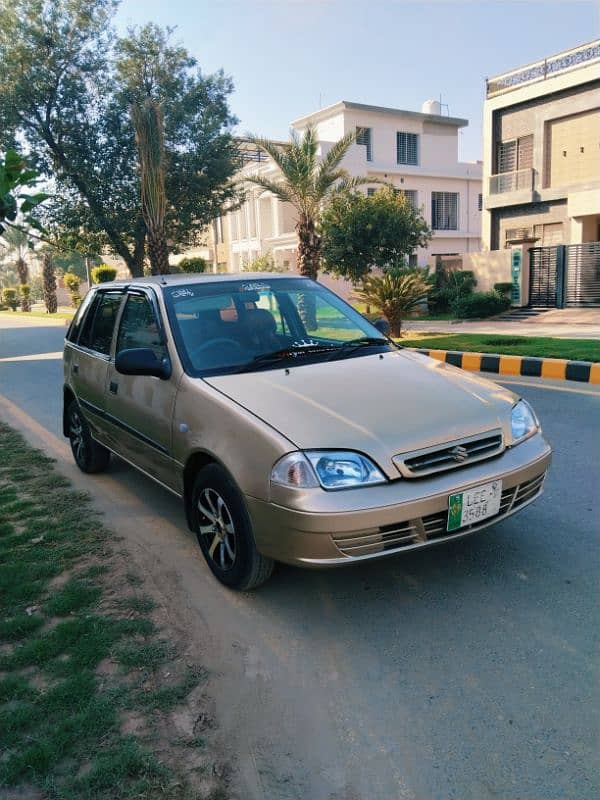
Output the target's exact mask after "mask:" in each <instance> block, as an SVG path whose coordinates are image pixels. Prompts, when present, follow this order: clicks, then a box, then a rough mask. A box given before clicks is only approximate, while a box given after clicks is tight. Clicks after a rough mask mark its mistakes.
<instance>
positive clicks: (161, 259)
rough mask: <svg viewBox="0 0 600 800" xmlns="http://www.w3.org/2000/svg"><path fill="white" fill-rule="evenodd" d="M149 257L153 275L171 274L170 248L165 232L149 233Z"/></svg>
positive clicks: (149, 231)
mask: <svg viewBox="0 0 600 800" xmlns="http://www.w3.org/2000/svg"><path fill="white" fill-rule="evenodd" d="M147 239H148V257H149V258H150V270H151V272H152V274H153V275H166V274H168V272H169V248H168V247H167V240H166V237H165V233H164V230H162V231H151V230H148V232H147Z"/></svg>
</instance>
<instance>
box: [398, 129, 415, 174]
mask: <svg viewBox="0 0 600 800" xmlns="http://www.w3.org/2000/svg"><path fill="white" fill-rule="evenodd" d="M396 160H397V162H398V164H412V165H414V166H417V165H418V164H419V136H418V134H416V133H405V132H404V131H398V132H397V133H396Z"/></svg>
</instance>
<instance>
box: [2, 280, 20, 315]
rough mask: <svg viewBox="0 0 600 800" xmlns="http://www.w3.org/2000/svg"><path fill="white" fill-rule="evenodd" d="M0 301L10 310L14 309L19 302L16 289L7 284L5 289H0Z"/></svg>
mask: <svg viewBox="0 0 600 800" xmlns="http://www.w3.org/2000/svg"><path fill="white" fill-rule="evenodd" d="M2 303H3V305H5V306H8V307H9V308H10V309H11V311H16V310H17V305H18V304H19V300H18V297H17V290H16V289H14V288H13V287H8V286H7V287H6V288H5V289H2Z"/></svg>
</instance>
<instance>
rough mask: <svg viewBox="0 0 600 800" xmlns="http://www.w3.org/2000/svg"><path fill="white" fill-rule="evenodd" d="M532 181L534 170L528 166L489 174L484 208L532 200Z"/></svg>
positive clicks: (512, 204) (488, 208)
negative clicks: (512, 170)
mask: <svg viewBox="0 0 600 800" xmlns="http://www.w3.org/2000/svg"><path fill="white" fill-rule="evenodd" d="M534 181H535V171H534V170H533V169H531V168H530V167H528V168H527V169H517V170H515V171H514V172H501V173H499V174H498V175H491V176H490V177H489V178H488V185H487V190H488V191H487V195H486V197H485V200H484V208H486V209H487V210H488V211H489V210H490V209H492V208H498V207H500V206H514V205H520V204H521V203H531V202H533V200H534Z"/></svg>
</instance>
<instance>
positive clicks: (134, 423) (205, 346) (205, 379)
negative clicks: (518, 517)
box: [63, 273, 551, 589]
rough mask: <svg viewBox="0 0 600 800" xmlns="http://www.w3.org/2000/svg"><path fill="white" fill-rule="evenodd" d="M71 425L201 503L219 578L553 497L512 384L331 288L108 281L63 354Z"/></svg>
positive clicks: (358, 555) (192, 505)
mask: <svg viewBox="0 0 600 800" xmlns="http://www.w3.org/2000/svg"><path fill="white" fill-rule="evenodd" d="M64 374H65V379H64V418H63V424H64V433H65V436H67V437H69V439H70V442H71V447H72V450H73V455H74V457H75V460H76V462H77V464H78V465H79V467H80V468H81V469H82V470H83V471H84V472H98V471H100V470H102V469H104V468H105V467H106V466H107V465H108V463H109V459H110V454H111V453H115V454H116V455H118V456H119V457H120V458H122V459H124V460H125V461H127V462H128V463H130V464H131V465H132V466H134V467H136V468H137V469H139V470H140V471H141V472H143V473H144V474H146V475H148V476H149V477H150V478H152V479H154V480H155V481H157V482H158V483H159V484H161V485H162V486H164V487H165V488H167V489H169V490H170V491H172V492H174V493H175V494H176V495H178V496H179V497H181V498H182V499H183V504H184V508H185V513H186V516H187V521H188V524H189V526H190V528H191V529H192V530H193V531H194V532H195V533H196V535H197V537H198V541H199V543H200V547H201V549H202V552H203V554H204V556H205V558H206V561H207V562H208V565H209V567H210V569H211V570H212V572H213V573H214V574H215V576H216V577H217V578H218V579H219V580H220V581H222V582H223V583H224V584H226V585H227V586H230V587H234V588H237V589H250V588H252V587H254V586H257V585H258V584H260V583H262V582H263V581H265V580H266V579H267V578H268V577H269V575H270V574H271V572H272V570H273V564H274V562H275V561H284V562H287V563H288V564H297V565H302V566H312V567H322V566H333V565H342V564H353V563H356V562H360V561H364V560H367V559H373V558H381V557H383V556H389V555H393V554H397V553H401V552H404V551H406V550H413V549H415V548H419V547H428V546H430V545H434V544H439V543H441V542H447V541H450V540H453V539H458V538H460V537H462V536H466V535H467V534H470V533H473V532H475V531H478V530H481V529H482V528H484V527H485V526H487V525H489V524H491V523H493V522H496V521H499V520H502V519H505V518H506V517H507V516H509V515H510V514H514V513H515V511H518V510H519V509H521V508H524V507H525V506H526V505H528V504H529V503H531V502H532V501H533V500H534V499H535V498H536V497H538V496H539V495H540V494H541V492H542V488H543V484H544V478H545V475H546V470H547V468H548V465H549V463H550V453H551V451H550V447H549V446H548V444H547V443H546V441H545V440H544V439H543V437H542V434H541V431H540V426H539V423H538V421H537V419H536V416H535V414H534V412H533V411H532V409H531V408H530V406H529V405H528V404H527V402H526V401H525V400H522V399H520V398H519V397H518V396H516V395H515V394H513V393H512V392H510V391H508V390H506V389H504V388H502V387H500V386H497V385H496V384H494V383H491V382H489V381H486V380H483V379H482V378H479V377H476V376H474V375H469V374H467V373H465V372H462V371H461V370H459V369H455V368H454V367H450V366H447V365H445V364H443V363H440V362H438V361H434V360H431V359H429V358H427V357H425V356H422V355H420V354H418V353H416V352H412V351H409V350H405V349H402V348H401V347H397V346H396V345H395V344H394V343H393V342H392V341H391V340H390V339H389V338H388V337H387V336H386V335H385V323H381V324H380V323H377V324H376V325H373V324H371V323H370V322H369V321H368V320H367V319H365V318H364V317H363V316H361V315H360V314H359V313H358V312H357V311H355V310H354V309H353V308H352V307H351V306H350V305H348V304H347V303H346V302H344V301H343V300H342V299H341V298H339V297H338V296H337V295H335V294H334V293H332V292H331V291H329V290H328V289H326V288H325V287H324V286H322V285H321V284H319V283H317V282H314V281H311V280H308V279H306V278H302V277H298V276H290V275H281V274H277V275H271V274H266V273H260V274H242V275H198V276H190V275H167V276H161V277H154V278H144V279H136V280H132V281H123V282H114V283H108V284H102V285H100V286H97V287H94V288H93V289H92V290H91V291H90V292H89V293H88V294H87V295H86V297H85V299H84V301H83V303H82V304H81V306H80V308H79V311H78V313H77V315H76V316H75V319H74V320H73V322H72V324H71V326H70V328H69V331H68V334H67V337H66V342H65V351H64Z"/></svg>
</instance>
